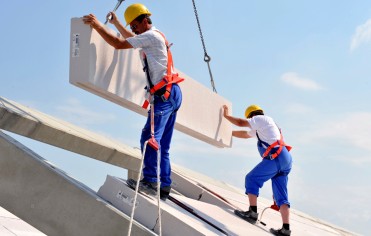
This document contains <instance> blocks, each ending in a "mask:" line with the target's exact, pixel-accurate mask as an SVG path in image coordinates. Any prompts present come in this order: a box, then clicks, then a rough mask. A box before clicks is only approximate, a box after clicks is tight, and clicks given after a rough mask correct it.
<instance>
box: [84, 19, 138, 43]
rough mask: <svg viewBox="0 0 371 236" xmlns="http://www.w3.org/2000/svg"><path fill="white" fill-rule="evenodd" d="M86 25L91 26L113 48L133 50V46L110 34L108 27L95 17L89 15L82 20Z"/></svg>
mask: <svg viewBox="0 0 371 236" xmlns="http://www.w3.org/2000/svg"><path fill="white" fill-rule="evenodd" d="M82 20H83V21H84V23H85V24H87V25H90V26H91V27H92V28H93V29H95V30H96V31H97V32H98V33H99V34H100V35H101V36H102V38H103V39H104V40H105V41H106V42H107V43H108V44H110V45H111V46H112V47H114V48H116V49H127V48H133V46H131V44H130V43H129V42H128V41H126V40H125V39H124V38H121V37H117V36H116V35H113V34H112V33H110V32H109V31H108V30H107V28H106V27H104V25H103V24H102V23H101V22H100V21H99V20H98V19H97V18H96V17H95V16H94V15H93V14H89V15H86V16H84V17H83V18H82Z"/></svg>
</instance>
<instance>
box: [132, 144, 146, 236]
mask: <svg viewBox="0 0 371 236" xmlns="http://www.w3.org/2000/svg"><path fill="white" fill-rule="evenodd" d="M147 143H148V141H146V142H145V143H144V147H143V153H142V160H141V161H140V169H139V170H140V171H139V173H138V177H137V181H138V182H137V184H136V186H135V194H134V200H133V206H132V208H131V215H130V222H129V229H128V234H127V235H128V236H130V235H131V228H132V226H133V221H134V210H135V205H136V203H137V197H138V190H139V180H140V177H141V175H142V171H143V162H144V155H145V153H146V149H147Z"/></svg>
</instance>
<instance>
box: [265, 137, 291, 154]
mask: <svg viewBox="0 0 371 236" xmlns="http://www.w3.org/2000/svg"><path fill="white" fill-rule="evenodd" d="M277 145H279V148H278V149H277V151H276V152H275V153H273V154H271V158H272V159H274V158H276V157H277V156H278V155H280V153H281V152H282V148H283V147H284V146H285V147H286V149H287V151H290V150H291V148H292V147H291V146H288V145H286V144H285V142H284V141H283V136H282V134H281V138H280V140H277V141H276V142H274V143H272V144H271V145H269V147H267V149H266V150H265V152H264V153H263V158H265V157H266V156H268V154H269V152H270V151H271V150H272V148H274V147H275V146H277Z"/></svg>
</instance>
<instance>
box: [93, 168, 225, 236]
mask: <svg viewBox="0 0 371 236" xmlns="http://www.w3.org/2000/svg"><path fill="white" fill-rule="evenodd" d="M98 195H99V196H100V197H101V198H103V199H105V200H106V201H108V202H110V203H111V204H112V205H113V206H115V207H116V208H118V209H120V210H121V211H123V212H124V213H126V214H127V215H131V211H132V209H133V204H134V196H135V191H134V190H132V189H131V188H129V187H128V186H127V185H126V183H125V180H123V179H120V178H117V177H114V176H110V175H108V176H107V178H106V181H105V182H104V184H103V185H102V186H101V187H100V189H99V190H98ZM160 206H161V221H162V226H161V227H162V233H163V235H169V236H172V235H177V236H188V235H193V236H197V235H200V236H201V235H210V236H211V235H220V232H219V231H217V230H216V229H215V228H213V227H211V226H209V225H207V224H205V223H204V222H200V221H198V220H197V219H196V218H194V217H193V216H191V215H189V213H187V212H186V211H184V210H183V209H181V208H179V207H178V206H176V205H174V204H172V203H171V202H170V200H166V202H165V201H162V200H160ZM134 219H135V220H137V221H138V222H140V223H141V224H143V225H144V226H146V227H147V228H149V229H153V230H154V231H155V232H156V233H158V232H159V220H158V205H157V198H156V197H152V196H149V195H144V194H141V193H138V195H137V201H136V204H135V211H134Z"/></svg>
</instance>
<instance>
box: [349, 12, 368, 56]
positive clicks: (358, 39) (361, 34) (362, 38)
mask: <svg viewBox="0 0 371 236" xmlns="http://www.w3.org/2000/svg"><path fill="white" fill-rule="evenodd" d="M369 42H371V19H369V20H368V21H366V23H364V24H363V25H359V26H357V28H356V32H355V33H354V35H353V37H352V42H351V44H350V50H351V51H354V50H355V49H357V48H358V47H359V46H360V45H361V44H365V43H369Z"/></svg>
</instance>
